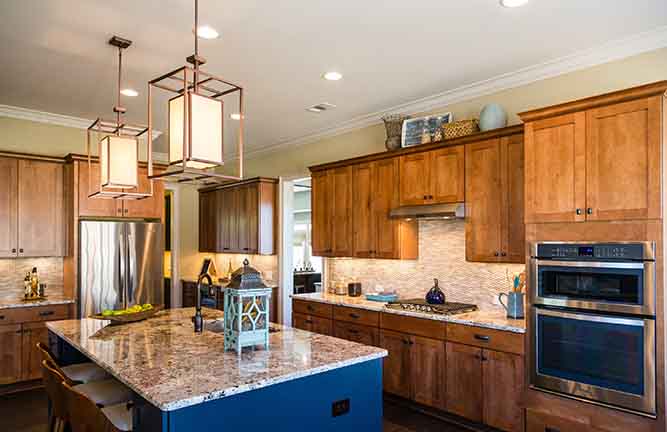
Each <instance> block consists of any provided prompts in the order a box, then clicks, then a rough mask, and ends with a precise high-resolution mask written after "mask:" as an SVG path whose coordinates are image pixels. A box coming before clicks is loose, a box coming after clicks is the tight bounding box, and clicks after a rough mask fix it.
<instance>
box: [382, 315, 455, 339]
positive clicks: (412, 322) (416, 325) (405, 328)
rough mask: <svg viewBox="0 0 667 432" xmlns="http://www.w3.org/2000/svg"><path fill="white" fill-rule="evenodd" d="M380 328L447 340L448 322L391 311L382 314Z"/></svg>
mask: <svg viewBox="0 0 667 432" xmlns="http://www.w3.org/2000/svg"><path fill="white" fill-rule="evenodd" d="M380 328H381V329H384V330H393V331H396V332H400V333H407V334H411V335H416V336H423V337H427V338H431V339H438V340H445V334H446V324H445V322H443V321H436V320H432V319H428V318H414V317H410V316H406V315H399V314H395V313H391V312H383V313H381V314H380Z"/></svg>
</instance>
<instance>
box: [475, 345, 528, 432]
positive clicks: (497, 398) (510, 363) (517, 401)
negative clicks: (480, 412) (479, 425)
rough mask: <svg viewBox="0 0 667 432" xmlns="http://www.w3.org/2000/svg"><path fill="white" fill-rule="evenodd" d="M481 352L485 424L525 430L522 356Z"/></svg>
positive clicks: (515, 431) (511, 430)
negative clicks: (522, 401) (522, 404)
mask: <svg viewBox="0 0 667 432" xmlns="http://www.w3.org/2000/svg"><path fill="white" fill-rule="evenodd" d="M482 355H483V358H482V370H483V375H484V378H483V381H484V423H485V424H487V425H489V426H493V427H495V428H498V429H500V430H504V431H508V432H522V431H523V409H522V407H521V400H522V394H523V387H524V385H523V384H524V376H523V375H524V360H523V356H519V355H516V354H508V353H503V352H499V351H493V350H487V349H485V350H484V351H483V353H482Z"/></svg>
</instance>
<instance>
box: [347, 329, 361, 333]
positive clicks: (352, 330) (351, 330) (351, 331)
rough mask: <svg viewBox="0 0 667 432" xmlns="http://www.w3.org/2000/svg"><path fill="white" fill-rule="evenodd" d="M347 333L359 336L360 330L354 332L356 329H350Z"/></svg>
mask: <svg viewBox="0 0 667 432" xmlns="http://www.w3.org/2000/svg"><path fill="white" fill-rule="evenodd" d="M347 332H348V333H352V334H359V330H354V329H348V330H347Z"/></svg>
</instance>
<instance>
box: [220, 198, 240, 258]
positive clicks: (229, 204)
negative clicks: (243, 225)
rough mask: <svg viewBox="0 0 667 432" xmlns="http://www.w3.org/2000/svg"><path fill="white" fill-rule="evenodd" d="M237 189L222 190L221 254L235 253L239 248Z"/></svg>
mask: <svg viewBox="0 0 667 432" xmlns="http://www.w3.org/2000/svg"><path fill="white" fill-rule="evenodd" d="M239 195H240V194H239V190H238V188H230V189H224V192H223V194H222V203H221V205H222V208H223V210H222V217H223V219H222V226H221V229H222V238H223V239H224V241H223V243H222V245H220V246H222V252H235V251H238V250H239V249H240V248H239V231H240V228H239V218H240V216H239V213H240V199H239Z"/></svg>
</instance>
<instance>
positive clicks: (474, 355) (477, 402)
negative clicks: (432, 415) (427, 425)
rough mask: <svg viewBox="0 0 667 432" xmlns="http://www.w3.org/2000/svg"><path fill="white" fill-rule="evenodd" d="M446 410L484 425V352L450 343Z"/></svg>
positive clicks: (447, 345) (448, 346) (479, 349)
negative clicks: (482, 422)
mask: <svg viewBox="0 0 667 432" xmlns="http://www.w3.org/2000/svg"><path fill="white" fill-rule="evenodd" d="M446 350H447V360H446V361H447V388H446V402H445V405H446V408H447V411H450V412H452V413H454V414H456V415H460V416H461V417H465V418H467V419H470V420H472V421H476V422H478V423H479V422H481V421H482V408H483V399H482V398H483V393H482V349H481V348H476V347H472V346H468V345H462V344H458V343H451V342H447V343H446Z"/></svg>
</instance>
